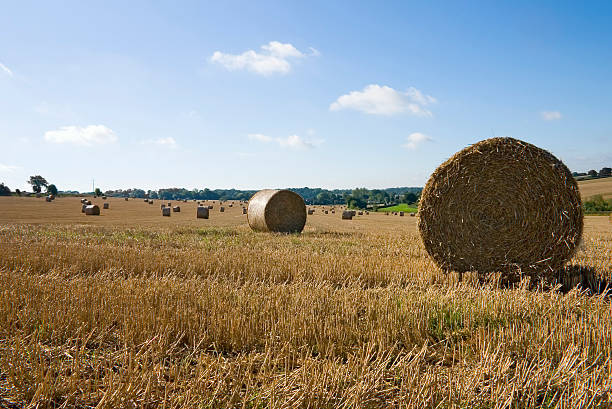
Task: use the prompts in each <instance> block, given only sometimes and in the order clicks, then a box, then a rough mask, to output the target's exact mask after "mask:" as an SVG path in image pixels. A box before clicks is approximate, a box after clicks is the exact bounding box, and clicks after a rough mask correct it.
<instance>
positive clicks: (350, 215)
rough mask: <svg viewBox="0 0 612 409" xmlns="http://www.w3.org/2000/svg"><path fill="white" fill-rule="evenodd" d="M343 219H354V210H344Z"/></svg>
mask: <svg viewBox="0 0 612 409" xmlns="http://www.w3.org/2000/svg"><path fill="white" fill-rule="evenodd" d="M342 220H353V212H351V211H350V210H343V211H342Z"/></svg>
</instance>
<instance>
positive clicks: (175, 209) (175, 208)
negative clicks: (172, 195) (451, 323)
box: [172, 206, 181, 213]
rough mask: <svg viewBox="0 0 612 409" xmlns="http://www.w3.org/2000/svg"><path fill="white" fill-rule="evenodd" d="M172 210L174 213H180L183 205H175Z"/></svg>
mask: <svg viewBox="0 0 612 409" xmlns="http://www.w3.org/2000/svg"><path fill="white" fill-rule="evenodd" d="M172 211H173V212H174V213H180V211H181V206H174V207H173V208H172Z"/></svg>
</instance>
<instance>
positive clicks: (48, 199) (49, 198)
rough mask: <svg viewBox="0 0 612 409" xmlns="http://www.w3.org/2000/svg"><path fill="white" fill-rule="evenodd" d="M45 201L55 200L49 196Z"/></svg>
mask: <svg viewBox="0 0 612 409" xmlns="http://www.w3.org/2000/svg"><path fill="white" fill-rule="evenodd" d="M45 201H46V202H51V201H53V199H51V196H47V197H45Z"/></svg>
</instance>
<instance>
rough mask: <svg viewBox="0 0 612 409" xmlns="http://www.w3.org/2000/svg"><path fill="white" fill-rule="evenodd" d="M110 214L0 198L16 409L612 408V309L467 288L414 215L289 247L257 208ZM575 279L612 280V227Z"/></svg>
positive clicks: (5, 341) (588, 243)
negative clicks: (441, 261) (253, 218)
mask: <svg viewBox="0 0 612 409" xmlns="http://www.w3.org/2000/svg"><path fill="white" fill-rule="evenodd" d="M108 201H109V202H110V203H111V206H110V207H111V208H110V209H109V210H106V211H102V214H101V216H99V217H96V218H91V217H86V216H84V215H82V214H81V213H80V203H79V201H78V199H67V198H58V199H56V200H55V201H54V202H53V203H50V204H49V203H45V202H44V199H34V198H0V208H1V209H2V212H0V246H1V251H0V407H2V408H3V407H11V405H14V406H13V407H39V408H44V407H61V406H63V407H80V408H84V407H94V406H98V407H130V408H131V407H186V408H194V407H211V408H217V407H245V408H260V407H261V408H263V407H273V408H287V407H314V408H332V407H345V408H348V407H368V408H378V407H380V408H383V407H404V408H424V407H425V408H426V407H430V408H436V407H457V408H473V407H475V408H496V407H497V408H503V407H568V408H569V407H572V408H573V407H589V406H590V407H605V406H609V405H611V404H612V359H611V358H612V309H611V307H610V300H609V298H607V297H606V296H605V295H604V294H599V295H597V294H596V295H593V294H590V293H589V292H586V291H579V290H578V289H573V290H571V291H569V292H566V291H558V290H547V289H543V288H539V289H538V288H534V289H527V286H526V283H524V282H523V283H522V284H521V285H519V286H517V287H514V288H499V286H497V285H496V284H495V281H494V280H492V281H491V282H488V283H478V282H476V280H475V277H471V276H470V277H467V279H466V280H465V281H464V282H462V283H458V282H457V280H456V277H455V276H452V275H451V276H446V275H444V274H443V273H442V272H440V271H439V270H438V269H437V267H436V266H435V264H434V263H433V262H432V261H431V260H430V259H429V258H428V257H427V256H426V253H425V250H424V248H423V246H422V244H421V242H420V239H419V236H418V234H417V231H416V218H399V217H384V215H383V214H370V215H368V216H367V217H365V216H364V217H357V218H355V219H354V220H352V221H347V220H344V221H343V220H341V217H340V214H339V213H337V214H328V215H325V214H324V212H322V211H317V212H315V214H314V215H312V216H310V217H308V220H307V224H306V228H305V231H304V233H303V234H301V235H279V234H267V233H254V232H252V231H250V229H249V228H248V224H247V220H246V215H243V214H242V211H241V209H240V207H232V208H229V207H226V211H225V213H220V212H219V211H218V210H213V211H211V216H210V217H211V218H210V219H209V220H204V219H196V206H197V203H183V204H182V205H181V207H182V209H181V212H180V213H174V214H173V215H172V217H170V218H164V217H162V216H161V215H160V213H159V209H158V208H157V207H156V206H149V205H148V204H146V203H143V202H142V201H136V200H135V201H128V202H125V201H123V200H119V199H112V198H111V199H109V200H108ZM571 263H572V265H573V266H574V267H572V268H570V269H568V274H570V275H575V276H577V275H581V274H582V275H583V276H582V277H581V278H576V280H574V282H576V281H579V280H582V282H583V285H585V286H588V285H591V286H592V285H593V284H594V282H595V279H596V278H600V279H603V278H609V276H610V273H611V271H610V266H611V264H612V224H611V223H610V222H609V221H608V218H606V217H595V216H594V217H587V218H586V220H585V235H584V244H583V246H582V247H581V249H580V250H579V251H578V252H577V253H576V255H575V256H574V258H573V259H572V262H571ZM571 281H572V280H571V279H567V280H566V285H568V284H570V282H571Z"/></svg>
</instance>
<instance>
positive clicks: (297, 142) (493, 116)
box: [0, 1, 612, 191]
mask: <svg viewBox="0 0 612 409" xmlns="http://www.w3.org/2000/svg"><path fill="white" fill-rule="evenodd" d="M52 3H54V2H26V1H23V2H6V3H4V4H3V5H2V13H0V64H1V65H0V146H2V149H1V151H2V154H1V155H0V182H4V183H6V184H7V185H8V186H10V187H11V188H13V189H14V188H24V187H27V185H26V184H25V181H26V179H27V178H28V176H29V175H32V174H41V175H43V176H45V177H46V178H47V179H48V180H49V181H51V182H54V183H55V184H56V185H57V186H58V188H59V189H60V190H68V189H76V190H81V191H83V190H90V189H91V180H92V179H95V180H96V185H97V186H99V187H101V188H102V189H103V190H106V189H115V188H130V187H141V188H145V189H155V188H161V187H186V188H189V189H191V188H204V187H208V188H231V187H235V188H243V189H259V188H267V187H303V186H309V187H325V188H353V187H357V186H359V187H361V186H364V187H370V188H377V187H393V186H422V185H423V184H424V183H425V182H426V180H427V178H428V177H429V175H430V174H431V172H432V171H433V170H434V169H435V168H436V167H437V166H438V165H439V164H440V163H441V162H443V161H444V160H446V159H447V158H448V157H450V156H451V155H452V154H453V153H454V152H456V151H458V150H460V149H462V148H464V147H465V146H468V145H469V144H472V143H475V142H477V141H479V140H481V139H485V138H487V137H490V136H512V137H515V138H519V139H523V140H525V141H528V142H531V143H534V144H536V145H538V146H540V147H542V148H545V149H547V150H549V151H551V152H552V153H553V154H555V155H556V156H558V157H559V158H560V159H562V160H563V161H564V162H565V163H566V164H567V165H568V166H569V167H570V169H572V170H578V171H586V170H588V169H590V168H595V169H600V168H601V167H603V166H610V165H612V115H611V114H612V109H611V108H612V76H611V73H612V24H611V23H610V21H611V20H612V3H609V2H601V3H597V2H589V3H581V2H573V3H570V2H567V3H565V2H558V1H554V2H553V1H551V2H527V1H526V2H519V1H513V2H507V3H505V4H501V3H499V2H489V1H483V2H408V1H401V2H396V3H394V2H362V3H357V2H352V1H346V2H340V1H333V2H332V1H309V2H301V3H298V2H286V1H279V2H248V1H244V2H207V3H205V2H161V1H160V2H137V1H131V2H110V1H109V2H100V3H97V4H94V3H92V2H77V1H75V2H58V4H52ZM86 3H87V4H86ZM124 3H125V4H124ZM126 4H127V5H126Z"/></svg>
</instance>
